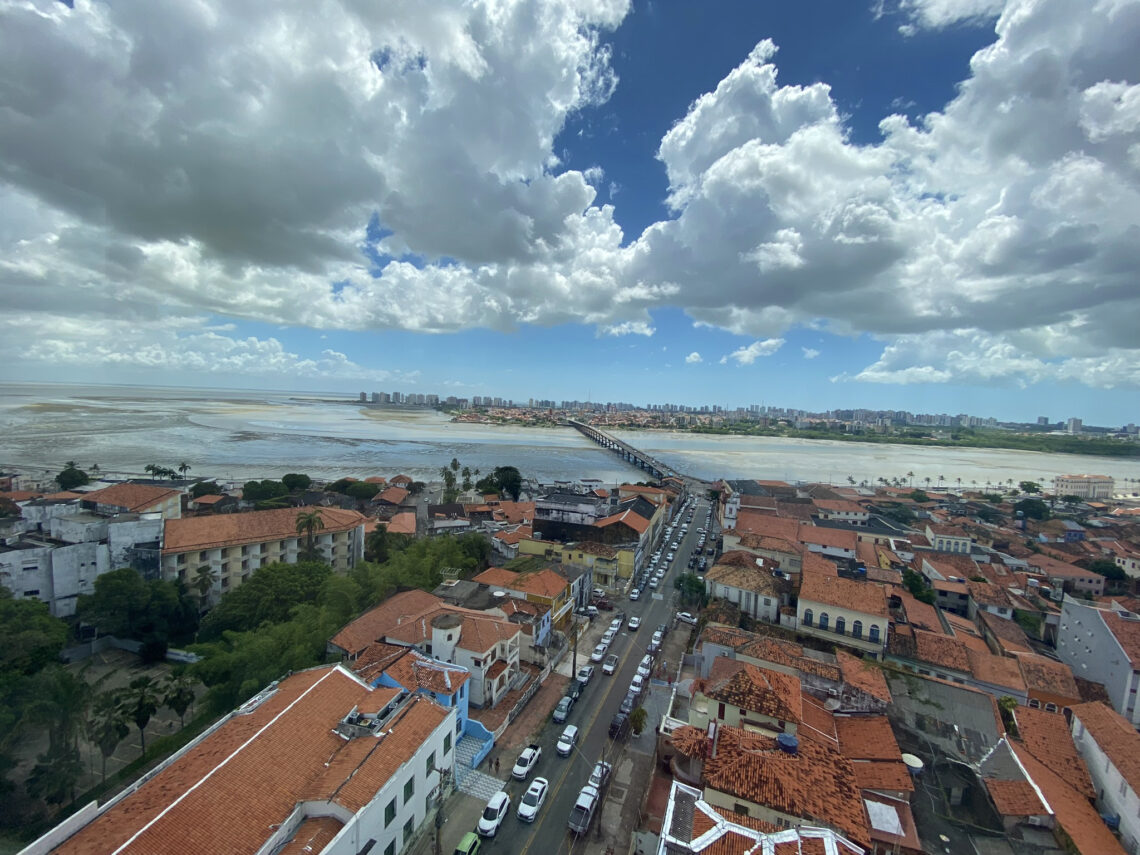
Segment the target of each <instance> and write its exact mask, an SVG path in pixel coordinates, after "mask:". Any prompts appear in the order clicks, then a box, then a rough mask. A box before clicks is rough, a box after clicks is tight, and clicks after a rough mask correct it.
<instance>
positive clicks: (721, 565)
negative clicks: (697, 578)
mask: <svg viewBox="0 0 1140 855" xmlns="http://www.w3.org/2000/svg"><path fill="white" fill-rule="evenodd" d="M777 573H779V574H780V575H779V576H777V575H776V574H777ZM788 590H789V586H788V584H787V582H785V581H784V578H783V571H781V570H778V569H777V565H776V564H775V562H772V564H771V566H768V565H767V564H766V563H765V561H764V559H763V558H757V557H756V556H754V555H752V554H750V553H748V552H743V551H735V552H727V553H725V554H724V555H722V556H721V557H720V559H719V560H718V561H717V563H716V564H715V565H714V566H713V568H712V569H711V570H709V571H708V573H707V574H705V592H706V593H707V594H708V596H709V597H710V598H712V599H720V600H726V601H727V602H730V603H733V604H735V605H737V606H739V607H740V611H741V613H742V614H746V615H748V616H749V617H750V618H752V619H753V620H762V621H764V622H766V623H779V622H780V607H781V606H783V605H785V604H786V603H787V601H788Z"/></svg>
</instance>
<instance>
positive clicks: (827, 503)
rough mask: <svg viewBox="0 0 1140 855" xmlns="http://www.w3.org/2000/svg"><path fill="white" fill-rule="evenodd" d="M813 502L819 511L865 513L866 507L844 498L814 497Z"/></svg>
mask: <svg viewBox="0 0 1140 855" xmlns="http://www.w3.org/2000/svg"><path fill="white" fill-rule="evenodd" d="M814 504H815V506H816V507H817V508H819V509H820V510H821V511H831V512H833V513H848V514H865V513H867V509H866V508H864V507H863V506H862V505H857V504H856V503H855V502H849V501H847V500H846V499H816V500H815V502H814Z"/></svg>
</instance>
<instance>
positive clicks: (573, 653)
mask: <svg viewBox="0 0 1140 855" xmlns="http://www.w3.org/2000/svg"><path fill="white" fill-rule="evenodd" d="M570 627H571V630H572V632H573V635H574V637H573V638H572V639H571V640H570V642H571V646H570V673H571V674H573V675H574V676H577V675H578V619H577V618H576V617H575V616H574V615H570ZM436 855H438V853H436Z"/></svg>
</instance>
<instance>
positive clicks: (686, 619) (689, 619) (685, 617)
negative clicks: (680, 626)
mask: <svg viewBox="0 0 1140 855" xmlns="http://www.w3.org/2000/svg"><path fill="white" fill-rule="evenodd" d="M677 620H679V621H680V622H681V623H687V624H691V625H693V626H696V625H697V619H696V618H695V617H694V616H693V615H691V614H689V613H688V612H677Z"/></svg>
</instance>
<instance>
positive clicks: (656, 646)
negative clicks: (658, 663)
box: [645, 632, 661, 653]
mask: <svg viewBox="0 0 1140 855" xmlns="http://www.w3.org/2000/svg"><path fill="white" fill-rule="evenodd" d="M645 649H646V650H648V651H649V652H650V653H656V652H657V651H658V650H660V649H661V633H659V632H655V633H653V638H651V639H649V644H648V646H647V647H646V648H645Z"/></svg>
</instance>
